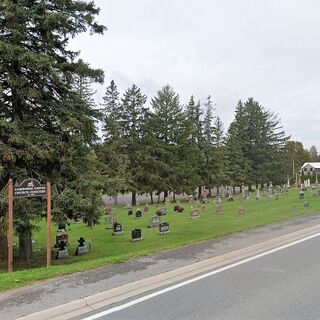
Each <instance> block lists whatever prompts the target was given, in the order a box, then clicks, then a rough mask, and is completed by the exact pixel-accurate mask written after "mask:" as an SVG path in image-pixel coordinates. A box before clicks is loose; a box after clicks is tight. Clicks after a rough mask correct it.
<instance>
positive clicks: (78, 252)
mask: <svg viewBox="0 0 320 320" xmlns="http://www.w3.org/2000/svg"><path fill="white" fill-rule="evenodd" d="M85 241H86V240H85V239H84V238H83V237H81V238H80V239H79V240H78V243H79V244H78V247H77V248H76V256H81V255H82V254H84V253H87V252H88V249H87V246H86V245H85V244H84V243H85Z"/></svg>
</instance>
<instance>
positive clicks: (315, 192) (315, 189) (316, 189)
mask: <svg viewBox="0 0 320 320" xmlns="http://www.w3.org/2000/svg"><path fill="white" fill-rule="evenodd" d="M312 196H313V197H318V188H317V187H316V186H312Z"/></svg>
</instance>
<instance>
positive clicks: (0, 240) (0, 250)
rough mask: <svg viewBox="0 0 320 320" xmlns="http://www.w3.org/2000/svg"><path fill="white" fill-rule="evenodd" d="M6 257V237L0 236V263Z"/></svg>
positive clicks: (4, 235)
mask: <svg viewBox="0 0 320 320" xmlns="http://www.w3.org/2000/svg"><path fill="white" fill-rule="evenodd" d="M7 256H8V241H7V235H6V234H2V235H0V261H4V260H6V258H7Z"/></svg>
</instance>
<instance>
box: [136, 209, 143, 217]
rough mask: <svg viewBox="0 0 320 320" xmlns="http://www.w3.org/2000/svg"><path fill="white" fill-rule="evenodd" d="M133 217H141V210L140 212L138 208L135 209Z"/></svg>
mask: <svg viewBox="0 0 320 320" xmlns="http://www.w3.org/2000/svg"><path fill="white" fill-rule="evenodd" d="M135 217H136V218H141V217H142V212H141V210H140V209H138V210H137V211H136V214H135Z"/></svg>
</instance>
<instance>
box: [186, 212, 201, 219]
mask: <svg viewBox="0 0 320 320" xmlns="http://www.w3.org/2000/svg"><path fill="white" fill-rule="evenodd" d="M197 218H200V213H199V210H192V211H191V213H190V217H189V219H197Z"/></svg>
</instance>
